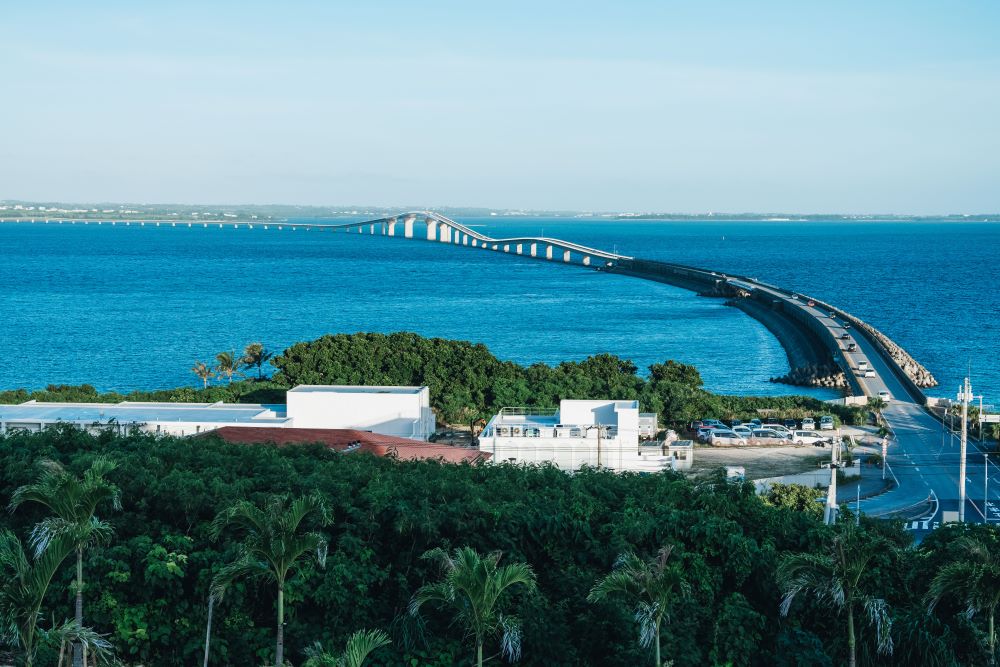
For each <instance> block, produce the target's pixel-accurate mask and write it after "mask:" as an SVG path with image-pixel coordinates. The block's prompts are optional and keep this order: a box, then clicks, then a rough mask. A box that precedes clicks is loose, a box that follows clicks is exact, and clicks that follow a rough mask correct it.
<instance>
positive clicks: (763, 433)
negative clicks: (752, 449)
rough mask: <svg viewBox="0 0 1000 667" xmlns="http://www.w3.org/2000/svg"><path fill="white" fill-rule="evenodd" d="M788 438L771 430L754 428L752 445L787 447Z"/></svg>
mask: <svg viewBox="0 0 1000 667" xmlns="http://www.w3.org/2000/svg"><path fill="white" fill-rule="evenodd" d="M788 442H789V436H788V435H785V434H784V433H779V432H778V431H776V430H774V429H772V428H767V427H765V428H755V429H754V430H753V443H754V444H755V445H787V444H788Z"/></svg>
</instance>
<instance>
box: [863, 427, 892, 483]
mask: <svg viewBox="0 0 1000 667" xmlns="http://www.w3.org/2000/svg"><path fill="white" fill-rule="evenodd" d="M888 452H889V436H887V435H883V436H882V479H883V480H885V468H886V466H887V465H888V464H887V463H886V460H885V457H886V455H887V454H888ZM858 488H859V489H860V488H861V487H860V485H859V486H858Z"/></svg>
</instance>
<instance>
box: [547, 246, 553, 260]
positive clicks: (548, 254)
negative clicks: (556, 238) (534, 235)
mask: <svg viewBox="0 0 1000 667" xmlns="http://www.w3.org/2000/svg"><path fill="white" fill-rule="evenodd" d="M545 259H552V246H550V245H548V246H545Z"/></svg>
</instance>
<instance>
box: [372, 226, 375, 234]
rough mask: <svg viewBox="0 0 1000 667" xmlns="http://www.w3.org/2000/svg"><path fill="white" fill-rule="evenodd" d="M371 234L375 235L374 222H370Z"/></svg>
mask: <svg viewBox="0 0 1000 667" xmlns="http://www.w3.org/2000/svg"><path fill="white" fill-rule="evenodd" d="M371 235H372V236H375V225H374V224H372V227H371Z"/></svg>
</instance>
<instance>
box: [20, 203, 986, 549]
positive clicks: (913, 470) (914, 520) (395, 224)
mask: <svg viewBox="0 0 1000 667" xmlns="http://www.w3.org/2000/svg"><path fill="white" fill-rule="evenodd" d="M0 222H4V221H0ZM7 222H25V221H24V220H10V221H7ZM32 222H34V220H32ZM38 222H42V220H41V219H39V220H38ZM45 222H51V223H57V224H63V223H69V224H112V225H114V224H118V225H125V226H129V225H140V226H145V225H151V226H152V225H155V226H171V227H178V226H181V227H185V226H186V227H198V226H202V227H209V226H218V227H233V228H249V229H254V228H255V227H256V228H263V229H270V228H274V229H278V230H283V229H289V230H297V229H302V230H317V231H331V232H346V233H350V232H355V231H356V232H358V233H362V234H364V233H368V234H371V235H384V236H400V237H402V238H410V239H413V238H416V239H426V240H427V241H436V242H441V243H448V244H451V245H460V246H463V247H467V248H475V249H483V250H492V251H496V252H503V253H507V254H514V255H521V256H525V257H532V258H536V259H545V260H549V261H559V260H561V261H562V263H572V264H577V265H582V266H586V267H590V268H599V269H611V270H615V269H617V268H618V264H619V263H622V264H626V265H628V264H632V263H633V262H632V260H633V259H634V258H632V257H629V256H627V255H621V254H618V253H611V252H607V251H604V250H599V249H597V248H590V247H587V246H583V245H580V244H577V243H572V242H568V241H563V240H561V239H554V238H547V237H509V238H492V237H490V236H487V235H485V234H482V233H481V232H478V231H476V230H474V229H472V228H470V227H468V226H466V225H463V224H461V223H459V222H456V221H454V220H452V219H450V218H447V217H445V216H443V215H440V214H438V213H435V212H433V211H411V212H408V213H404V214H400V215H396V216H388V217H384V218H379V219H376V220H366V221H361V222H347V223H330V224H327V223H294V222H273V221H225V220H223V221H218V220H213V221H179V220H169V219H166V220H163V219H161V220H115V221H111V220H108V221H95V220H70V219H53V218H48V219H46V220H45ZM420 224H422V225H423V226H424V229H423V231H424V234H422V235H420V234H416V233H415V231H416V230H415V225H420ZM400 231H401V232H402V233H399V232H400ZM560 253H561V256H560ZM574 259H577V260H578V262H574V261H573V260H574ZM595 260H599V261H595ZM640 262H644V263H645V264H655V265H657V266H659V267H664V268H665V269H666V270H668V271H671V272H675V273H676V274H677V275H678V276H681V277H682V278H684V279H688V280H690V282H691V283H698V284H702V285H712V284H716V285H717V284H719V283H720V282H727V283H729V285H730V286H732V287H738V288H740V289H743V288H747V289H751V290H757V291H758V292H759V293H760V294H758V296H760V295H765V296H766V297H767V298H770V299H772V300H773V301H774V302H775V303H780V305H781V307H782V309H783V310H785V311H786V312H788V313H795V314H796V315H798V316H801V315H804V316H805V317H806V319H807V320H811V321H812V322H813V324H818V325H819V327H815V326H814V327H812V328H813V332H814V333H818V334H821V335H822V337H823V338H824V339H825V342H826V343H827V344H828V345H829V346H831V348H832V349H835V350H836V352H835V354H834V359H835V361H836V362H837V363H838V364H839V365H840V366H841V367H842V369H843V370H844V371H845V373H847V375H848V377H849V380H850V382H851V384H852V386H853V387H854V388H855V390H858V389H860V391H861V392H862V393H863V394H864V395H866V396H877V395H878V393H879V392H880V391H888V392H889V394H890V396H891V398H890V401H889V405H888V406H887V407H886V408H885V410H884V411H883V415H884V417H885V420H886V422H887V423H888V425H889V427H890V428H891V429H892V431H893V433H894V435H895V438H894V440H893V441H892V444H891V445H890V446H889V449H888V456H887V459H888V463H889V470H890V471H891V473H892V476H893V477H894V478H895V480H896V482H897V484H896V486H895V487H894V488H893V489H892V490H890V491H887V492H885V493H883V494H880V495H878V496H875V497H873V498H869V499H866V500H863V501H862V502H861V510H862V511H863V512H864V513H866V514H869V515H872V516H879V517H886V518H888V517H894V516H908V517H909V521H908V526H910V527H912V528H913V529H914V530H916V531H917V532H922V531H927V530H931V529H933V527H935V525H936V524H937V523H938V522H940V519H941V512H943V511H946V510H955V509H957V507H958V497H959V494H958V470H959V466H958V458H959V452H958V444H957V439H956V438H955V437H953V436H952V434H950V433H946V432H945V431H944V430H943V427H942V425H941V423H940V422H939V421H938V420H937V419H935V418H934V417H932V416H931V415H930V414H929V413H928V412H927V410H926V409H925V407H924V405H923V403H924V400H925V399H924V397H923V396H922V395H921V394H920V392H919V390H914V389H912V388H911V387H909V386H907V385H906V384H904V382H903V381H902V380H901V379H900V378H899V374H900V373H901V371H900V370H899V368H898V366H897V365H896V362H895V361H893V360H892V359H891V358H890V357H889V356H888V354H886V353H885V352H884V350H883V349H882V348H881V346H879V345H877V344H876V343H875V342H874V340H873V339H871V338H869V336H868V334H867V333H865V332H862V331H861V330H860V329H859V328H846V327H845V326H844V323H845V320H844V319H842V318H837V317H835V316H834V315H836V314H837V313H838V311H836V310H835V309H833V308H831V307H830V306H829V305H827V304H821V303H817V305H813V306H810V305H809V304H808V302H809V301H810V299H808V298H807V297H805V296H802V295H799V294H795V293H793V292H790V291H788V290H785V289H782V288H779V287H775V286H773V285H768V284H766V283H763V282H761V281H759V280H756V279H754V278H749V277H746V276H733V275H726V274H723V273H719V272H716V271H709V270H707V269H700V268H696V267H690V266H685V265H680V264H669V263H660V262H645V261H644V260H636V261H635V262H634V263H635V264H638V263H640ZM625 272H626V273H629V271H625ZM631 273H632V275H639V276H640V277H642V273H641V272H631ZM646 277H649V276H646ZM653 279H656V278H653ZM676 284H684V283H676ZM685 286H688V287H690V285H685ZM845 332H847V333H848V334H849V335H850V336H851V338H850V340H851V341H853V342H855V343H856V344H857V350H856V351H854V352H849V351H848V350H847V342H848V341H845V340H843V339H842V338H841V337H842V335H843V334H844V333H845ZM860 361H867V362H868V363H869V365H870V367H871V368H872V369H873V370H874V371H875V376H874V377H864V376H863V374H861V373H860V372H858V371H857V367H858V362H860ZM969 450H970V455H969V457H968V460H969V463H970V465H969V466H968V469H967V475H966V482H967V487H966V489H967V493H968V496H969V497H970V498H971V497H975V498H976V500H970V501H968V504H967V508H966V520H971V521H983V520H984V519H986V518H987V517H988V519H989V520H1000V484H995V485H994V486H993V488H992V489H989V492H988V496H986V493H987V490H986V484H985V483H986V478H987V476H990V477H994V478H995V479H997V480H1000V466H997V465H996V464H995V463H993V462H989V463H988V464H986V465H984V460H985V459H984V457H983V454H982V451H981V450H980V449H979V448H978V445H976V444H975V443H972V442H970V447H969ZM997 458H1000V456H998V457H997ZM987 465H988V468H989V469H988V470H987ZM850 500H851V499H849V498H843V499H841V502H842V503H847V504H849V505H853V503H851V502H850Z"/></svg>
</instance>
